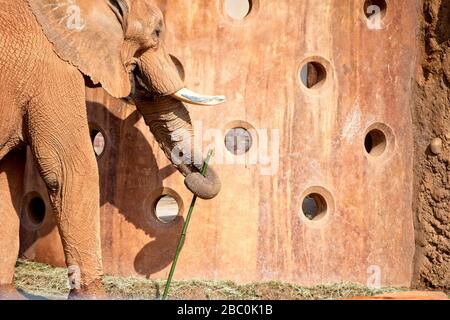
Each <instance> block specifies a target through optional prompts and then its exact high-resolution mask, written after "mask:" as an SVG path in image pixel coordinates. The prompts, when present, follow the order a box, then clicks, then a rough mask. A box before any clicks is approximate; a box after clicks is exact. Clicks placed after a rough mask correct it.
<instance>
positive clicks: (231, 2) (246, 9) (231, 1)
mask: <svg viewBox="0 0 450 320" xmlns="http://www.w3.org/2000/svg"><path fill="white" fill-rule="evenodd" d="M224 5H225V13H226V14H227V15H228V16H229V17H230V18H232V19H234V20H243V19H245V18H246V17H247V16H248V15H249V14H250V12H251V11H252V7H253V3H252V1H251V0H225V4H224Z"/></svg>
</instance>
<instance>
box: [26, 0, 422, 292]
mask: <svg viewBox="0 0 450 320" xmlns="http://www.w3.org/2000/svg"><path fill="white" fill-rule="evenodd" d="M159 2H160V4H161V8H162V9H163V11H164V13H165V16H166V21H167V29H168V30H169V31H168V35H167V41H168V43H169V47H170V51H171V53H172V54H173V55H174V56H175V57H177V58H178V59H179V60H180V61H181V63H182V65H183V66H184V73H185V78H186V84H187V86H189V87H191V88H193V89H194V90H197V91H202V92H205V93H223V94H225V95H226V96H227V97H228V102H227V103H226V104H224V105H222V106H219V107H215V108H199V107H190V111H191V116H192V118H193V119H194V120H197V121H199V122H196V123H195V125H196V128H197V131H198V132H202V133H203V134H205V135H206V133H207V132H208V129H211V128H212V129H218V130H219V131H218V132H219V134H218V136H217V141H218V146H219V147H218V148H216V158H215V159H216V162H219V163H216V168H217V171H218V172H219V174H220V176H221V179H222V182H223V190H222V193H221V194H220V195H219V197H218V198H216V199H214V200H212V201H199V202H198V205H197V207H196V209H195V213H194V217H193V220H192V222H191V226H190V230H189V233H188V239H187V241H186V243H185V246H184V248H183V252H182V254H181V258H180V261H179V266H178V269H177V272H176V275H175V277H176V278H178V279H182V278H183V279H186V278H209V279H229V280H236V281H239V282H249V281H261V280H286V281H292V282H296V283H301V284H318V283H330V282H340V281H351V282H360V283H363V284H366V283H368V281H369V284H370V283H372V284H376V283H377V279H378V278H379V279H380V281H381V283H382V284H385V285H402V286H407V285H409V284H410V282H411V279H412V271H413V270H412V265H413V255H414V229H413V211H412V206H411V203H412V194H413V158H412V155H413V150H414V145H413V128H412V118H411V106H412V105H413V101H412V97H413V85H412V79H413V78H414V76H415V72H416V54H417V42H416V31H418V27H419V20H418V10H419V8H418V6H416V4H417V2H415V1H392V0H390V1H387V7H386V11H385V12H382V13H381V17H382V19H381V20H380V21H379V22H380V24H376V23H375V22H376V21H372V22H370V21H368V19H367V18H366V16H365V14H364V2H365V1H363V0H353V1H342V0H323V1H315V0H308V1H306V0H305V1H298V0H282V1H262V0H261V1H256V0H255V1H253V5H252V10H251V12H250V14H249V15H248V16H247V17H246V18H245V19H244V20H243V21H233V20H232V19H231V18H229V17H228V16H226V15H225V14H224V6H223V2H222V1H219V0H217V1H204V0H193V1H184V0H174V1H170V2H168V1H162V0H161V1H159ZM307 62H315V63H316V66H317V65H321V66H322V67H323V68H324V69H325V70H322V71H321V70H320V68H318V69H317V70H319V73H321V72H323V71H325V73H326V78H325V80H324V81H323V82H321V83H319V84H318V85H317V86H315V87H313V88H310V89H308V88H306V87H305V86H304V85H303V84H302V83H301V81H300V79H299V70H300V69H301V67H302V66H303V65H304V64H305V63H307ZM87 99H88V101H90V102H88V108H89V113H90V119H91V123H92V124H93V128H96V129H97V130H100V131H101V132H103V133H104V135H105V137H106V149H105V151H104V153H103V154H102V156H101V157H100V158H99V162H98V163H99V168H100V174H101V188H102V190H101V192H102V196H101V197H102V199H101V205H102V210H101V217H102V240H103V255H104V264H105V270H106V272H107V273H111V274H120V275H141V276H146V277H152V278H165V277H166V276H167V273H168V268H169V267H170V263H171V260H172V257H173V254H174V252H175V246H176V243H177V240H178V236H179V233H180V229H181V227H182V223H183V216H185V215H186V213H187V208H188V206H189V203H190V199H191V195H190V194H189V192H187V191H186V189H185V187H184V185H183V180H182V177H181V175H179V174H178V173H176V172H174V170H173V169H172V168H171V167H170V166H169V163H168V161H167V160H166V159H165V158H164V155H163V153H162V152H161V151H160V150H159V148H158V146H157V144H156V143H155V141H154V140H153V138H152V136H151V134H150V133H149V131H148V129H147V128H146V127H145V124H144V122H143V120H142V118H141V117H140V116H139V114H138V113H137V111H136V110H135V108H134V107H133V106H130V105H126V104H124V103H122V102H120V101H117V100H114V99H112V98H110V97H108V96H106V95H105V94H104V93H103V92H102V91H101V89H96V90H91V91H89V92H88V93H87ZM233 127H244V128H246V129H256V132H255V131H252V132H253V146H252V148H251V149H250V151H249V153H248V154H247V155H244V156H241V157H236V156H234V155H232V154H230V153H229V152H228V151H227V150H226V148H225V146H224V143H223V140H224V136H225V134H226V133H227V131H228V129H230V128H233ZM369 132H371V134H372V141H371V142H370V141H369V140H370V139H369V138H367V135H368V134H369ZM266 133H267V134H268V136H267V139H266V136H265V135H266ZM277 142H279V148H278V145H277ZM211 143H212V139H207V137H205V139H204V141H203V146H204V149H205V152H206V149H207V148H206V147H207V146H208V145H210V144H211ZM370 145H372V150H371V153H368V152H367V150H366V147H367V148H368V149H369V150H370V147H371V146H370ZM264 146H269V149H268V151H267V150H266V152H263V155H264V154H268V155H273V160H274V161H273V163H274V164H276V162H278V165H275V166H274V167H273V168H272V169H273V170H268V169H270V166H268V165H267V164H264V163H263V162H264V161H263V160H264V159H263V157H259V156H258V152H259V151H260V150H264ZM273 146H274V150H275V152H272V149H271V148H272V147H273ZM266 149H267V148H266ZM252 155H256V158H257V159H258V160H259V161H257V163H253V162H252V161H251V159H252ZM225 159H228V160H227V161H237V162H238V161H242V162H241V163H240V164H230V163H224V162H226V161H225ZM28 169H29V171H28V177H30V175H31V165H30V167H28ZM271 171H272V172H271ZM270 173H271V174H270ZM33 181H34V182H32V183H29V184H28V187H27V188H28V189H27V191H34V190H36V191H38V192H40V193H41V194H44V190H43V189H42V186H39V183H38V182H36V180H35V179H34V180H33ZM166 192H169V193H171V194H173V195H175V196H176V197H177V198H178V200H179V201H180V204H182V205H181V210H180V217H179V218H178V219H177V220H176V221H175V222H174V223H171V224H162V223H161V222H159V221H158V220H157V219H156V218H155V217H154V215H153V213H152V210H153V206H152V204H153V201H154V200H155V199H156V198H157V197H158V196H160V195H161V194H164V193H166ZM311 193H312V194H315V196H316V197H317V195H319V196H321V198H320V199H322V201H325V202H326V207H327V208H326V210H324V214H323V216H321V217H319V218H318V219H316V220H310V219H308V218H307V217H306V216H305V215H304V214H303V211H302V202H303V199H304V198H305V196H307V195H309V194H311ZM46 201H47V200H46ZM322 205H323V202H322ZM320 218H321V219H320ZM23 239H28V240H23V243H24V245H23V250H22V251H23V252H25V254H26V255H27V256H29V257H34V258H36V259H37V260H40V261H44V262H51V263H56V264H62V263H63V259H62V255H61V247H60V242H59V240H58V238H57V234H56V230H55V229H54V227H53V222H52V216H51V214H48V215H47V217H46V220H45V222H44V225H43V226H41V228H40V229H38V230H36V231H33V232H30V231H27V230H24V231H23ZM36 239H37V240H36ZM26 241H28V242H26Z"/></svg>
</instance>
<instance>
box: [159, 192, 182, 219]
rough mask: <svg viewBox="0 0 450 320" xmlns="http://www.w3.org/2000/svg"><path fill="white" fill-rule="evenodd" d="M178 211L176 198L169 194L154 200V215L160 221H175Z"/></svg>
mask: <svg viewBox="0 0 450 320" xmlns="http://www.w3.org/2000/svg"><path fill="white" fill-rule="evenodd" d="M179 213H180V207H179V206H178V202H177V200H176V199H175V198H174V197H172V196H170V195H163V196H161V197H159V198H158V200H156V203H155V215H156V218H157V219H158V220H159V221H161V222H162V223H170V222H173V221H175V219H176V218H177V217H178V215H179Z"/></svg>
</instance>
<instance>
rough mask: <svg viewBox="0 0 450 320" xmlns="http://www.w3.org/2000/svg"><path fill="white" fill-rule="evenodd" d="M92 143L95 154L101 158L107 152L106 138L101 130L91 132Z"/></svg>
mask: <svg viewBox="0 0 450 320" xmlns="http://www.w3.org/2000/svg"><path fill="white" fill-rule="evenodd" d="M91 141H92V146H93V147H94V152H95V154H96V155H97V157H99V156H101V155H102V153H103V152H104V151H105V137H104V136H103V133H101V132H100V131H99V130H95V129H94V130H91Z"/></svg>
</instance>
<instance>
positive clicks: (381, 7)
mask: <svg viewBox="0 0 450 320" xmlns="http://www.w3.org/2000/svg"><path fill="white" fill-rule="evenodd" d="M386 10H387V3H386V0H366V2H364V14H365V15H366V17H367V19H369V20H372V19H379V18H383V17H384V16H385V15H386Z"/></svg>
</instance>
